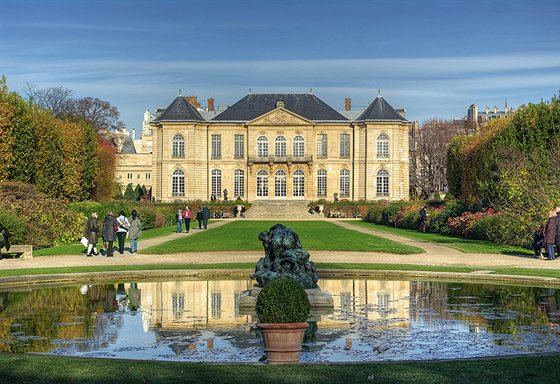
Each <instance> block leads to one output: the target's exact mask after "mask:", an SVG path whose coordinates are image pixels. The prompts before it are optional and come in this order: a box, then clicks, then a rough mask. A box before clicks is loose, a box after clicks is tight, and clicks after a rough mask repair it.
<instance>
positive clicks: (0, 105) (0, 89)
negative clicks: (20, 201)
mask: <svg viewBox="0 0 560 384" xmlns="http://www.w3.org/2000/svg"><path fill="white" fill-rule="evenodd" d="M9 98H10V93H9V91H8V86H7V85H6V77H5V76H2V79H1V80H0V182H2V181H7V180H8V176H9V169H10V167H11V165H12V160H13V157H14V155H13V149H12V148H13V143H14V139H13V137H12V134H11V130H12V119H13V116H14V113H15V108H14V106H13V105H12V104H11V103H10V102H9Z"/></svg>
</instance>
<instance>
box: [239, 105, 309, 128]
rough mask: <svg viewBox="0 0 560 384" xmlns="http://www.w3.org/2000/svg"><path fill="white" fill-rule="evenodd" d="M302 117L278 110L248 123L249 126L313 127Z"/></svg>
mask: <svg viewBox="0 0 560 384" xmlns="http://www.w3.org/2000/svg"><path fill="white" fill-rule="evenodd" d="M311 124H312V123H311V122H310V121H309V120H307V119H305V118H304V117H301V116H300V115H298V114H296V113H293V112H291V111H288V110H287V109H284V108H276V109H274V110H272V111H270V112H267V113H265V114H264V115H262V116H259V117H257V118H256V119H254V120H252V121H250V122H248V123H247V125H311Z"/></svg>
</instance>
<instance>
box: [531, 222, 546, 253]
mask: <svg viewBox="0 0 560 384" xmlns="http://www.w3.org/2000/svg"><path fill="white" fill-rule="evenodd" d="M543 245H544V225H542V224H541V225H540V226H539V227H538V228H537V230H536V231H535V232H534V233H533V250H534V251H535V257H536V258H537V259H540V260H544V256H543V255H542V247H543Z"/></svg>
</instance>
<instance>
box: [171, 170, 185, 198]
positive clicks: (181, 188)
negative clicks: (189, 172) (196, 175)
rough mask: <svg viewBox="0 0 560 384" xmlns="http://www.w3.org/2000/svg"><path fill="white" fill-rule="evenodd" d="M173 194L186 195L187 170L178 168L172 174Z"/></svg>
mask: <svg viewBox="0 0 560 384" xmlns="http://www.w3.org/2000/svg"><path fill="white" fill-rule="evenodd" d="M171 194H172V195H173V196H185V172H183V171H182V170H180V169H177V170H175V171H174V172H173V175H172V176H171Z"/></svg>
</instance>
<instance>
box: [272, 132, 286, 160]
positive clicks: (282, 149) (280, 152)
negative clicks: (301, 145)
mask: <svg viewBox="0 0 560 384" xmlns="http://www.w3.org/2000/svg"><path fill="white" fill-rule="evenodd" d="M274 156H276V157H286V138H285V137H284V136H278V137H277V138H276V142H275V143H274Z"/></svg>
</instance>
